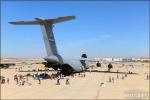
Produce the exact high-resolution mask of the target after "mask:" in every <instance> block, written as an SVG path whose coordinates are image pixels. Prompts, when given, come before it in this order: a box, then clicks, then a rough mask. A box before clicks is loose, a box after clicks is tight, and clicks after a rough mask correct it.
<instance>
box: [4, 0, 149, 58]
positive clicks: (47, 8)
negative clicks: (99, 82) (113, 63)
mask: <svg viewBox="0 0 150 100" xmlns="http://www.w3.org/2000/svg"><path fill="white" fill-rule="evenodd" d="M69 15H74V16H76V19H75V20H71V21H67V22H64V23H59V24H55V27H54V36H55V39H56V44H57V49H58V52H59V53H60V55H62V56H64V57H68V58H72V57H75V58H76V57H80V56H81V54H82V53H86V54H87V55H88V57H89V58H97V57H124V58H130V57H148V56H149V3H148V2H146V1H143V2H142V1H122V2H120V1H107V2H104V1H101V2H100V1H99V2H98V1H86V2H81V1H62V2H60V1H57V2H56V1H55V2H54V1H38V2H37V1H36V2H35V1H22V2H20V1H13V2H9V1H2V3H1V57H2V58H36V57H46V56H47V54H46V49H45V45H44V41H43V36H42V33H41V29H40V26H38V25H33V26H32V25H30V26H25V25H24V26H23V25H22V26H15V25H11V24H9V23H8V22H11V21H29V20H34V18H37V17H39V18H43V19H49V18H57V17H61V16H69Z"/></svg>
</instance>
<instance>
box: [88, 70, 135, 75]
mask: <svg viewBox="0 0 150 100" xmlns="http://www.w3.org/2000/svg"><path fill="white" fill-rule="evenodd" d="M86 72H90V71H89V70H87V71H86ZM91 72H97V73H115V74H117V73H118V74H126V72H113V71H110V72H109V71H98V70H92V71H91ZM128 74H134V75H138V73H133V72H132V73H128Z"/></svg>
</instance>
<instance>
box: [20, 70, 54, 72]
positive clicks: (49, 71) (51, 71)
mask: <svg viewBox="0 0 150 100" xmlns="http://www.w3.org/2000/svg"><path fill="white" fill-rule="evenodd" d="M48 71H49V72H54V70H48ZM19 72H37V71H34V70H28V71H23V70H21V71H19ZM38 72H45V70H39V71H38Z"/></svg>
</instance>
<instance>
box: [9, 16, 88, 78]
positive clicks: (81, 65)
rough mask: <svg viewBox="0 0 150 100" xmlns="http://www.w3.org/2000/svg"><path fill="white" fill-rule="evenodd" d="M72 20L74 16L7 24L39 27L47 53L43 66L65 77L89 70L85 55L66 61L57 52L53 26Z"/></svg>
mask: <svg viewBox="0 0 150 100" xmlns="http://www.w3.org/2000/svg"><path fill="white" fill-rule="evenodd" d="M72 19H75V16H65V17H58V18H55V19H41V18H35V21H17V22H9V23H10V24H14V25H40V26H41V30H42V33H43V39H44V43H45V47H46V51H47V57H45V58H44V59H45V60H46V63H44V64H45V66H46V67H52V68H53V69H55V70H58V69H60V70H61V73H62V74H64V75H66V76H67V75H70V74H72V73H74V72H81V71H85V70H86V69H88V68H89V67H88V66H87V62H88V61H87V60H86V59H87V56H86V54H83V55H82V59H79V60H67V59H65V58H64V57H62V56H61V55H60V54H59V53H58V51H57V46H56V43H55V38H54V34H53V27H54V24H57V23H60V22H64V21H69V20H72Z"/></svg>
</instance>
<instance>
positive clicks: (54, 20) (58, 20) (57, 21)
mask: <svg viewBox="0 0 150 100" xmlns="http://www.w3.org/2000/svg"><path fill="white" fill-rule="evenodd" d="M72 19H75V16H66V17H58V18H56V19H46V21H52V23H53V24H56V23H60V22H64V21H69V20H72Z"/></svg>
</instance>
